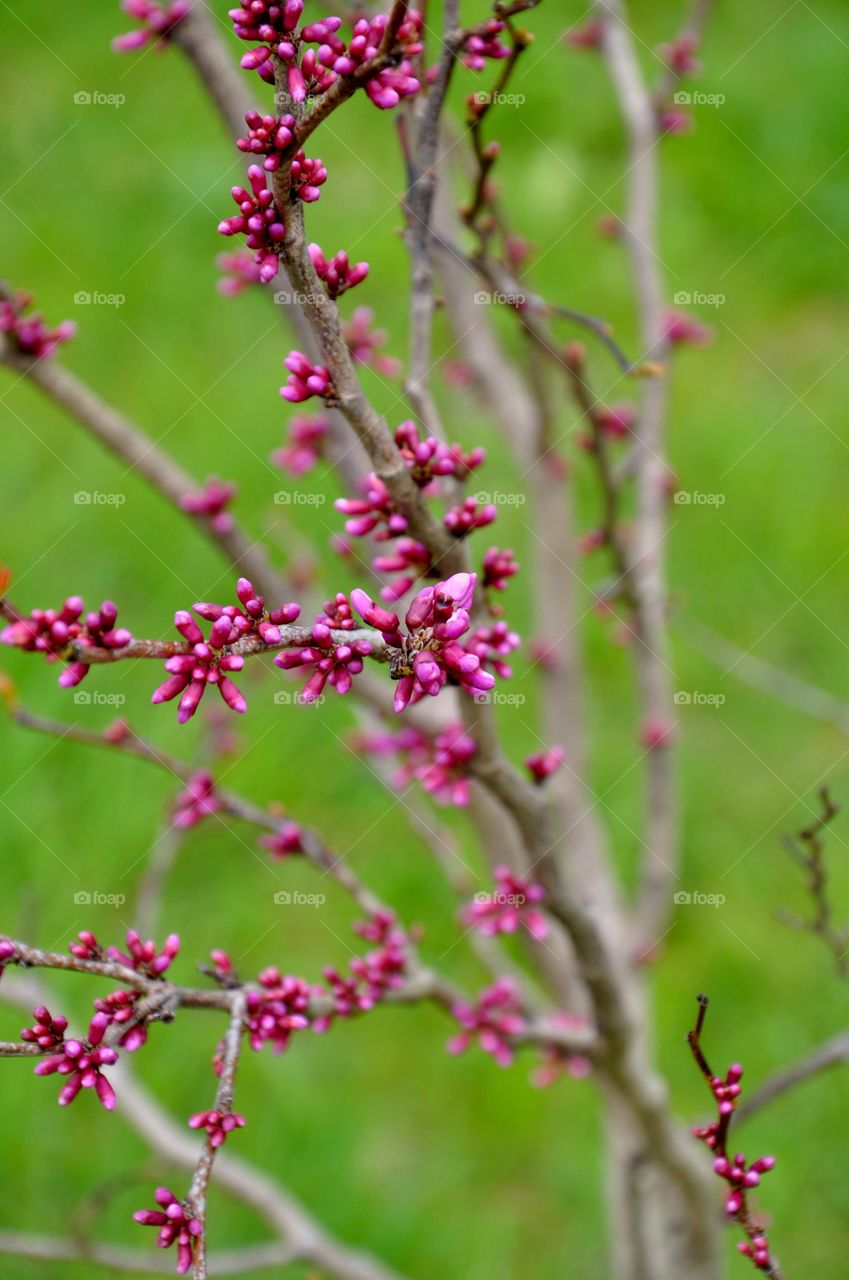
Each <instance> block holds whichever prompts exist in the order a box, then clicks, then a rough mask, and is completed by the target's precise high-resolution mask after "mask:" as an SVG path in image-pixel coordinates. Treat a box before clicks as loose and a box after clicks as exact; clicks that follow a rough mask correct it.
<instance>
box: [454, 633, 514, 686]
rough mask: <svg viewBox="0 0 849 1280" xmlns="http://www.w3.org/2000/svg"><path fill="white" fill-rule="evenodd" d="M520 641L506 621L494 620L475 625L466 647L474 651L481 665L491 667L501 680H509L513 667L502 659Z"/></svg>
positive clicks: (507, 655) (506, 656)
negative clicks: (482, 624)
mask: <svg viewBox="0 0 849 1280" xmlns="http://www.w3.org/2000/svg"><path fill="white" fill-rule="evenodd" d="M521 643H522V641H521V637H520V636H519V635H518V634H517V633H516V632H515V631H511V630H510V628H509V627H508V625H507V623H506V622H501V621H500V622H494V623H493V624H492V625H491V626H488V627H476V628H475V630H474V631H473V632H472V634H471V636H470V637H469V639H468V641H467V643H466V648H467V649H470V650H471V652H472V653H476V654H477V656H478V657H479V658H480V663H481V666H482V667H484V668H486V667H491V668H492V670H493V671H494V672H495V674H496V675H497V676H498V677H499V678H500V679H502V680H509V679H510V677H511V676H512V674H513V668H512V667H511V666H510V664H509V663H508V662H505V661H504V659H505V658H508V657H509V656H510V654H511V653H512V652H513V651H514V649H518V647H519V645H520V644H521Z"/></svg>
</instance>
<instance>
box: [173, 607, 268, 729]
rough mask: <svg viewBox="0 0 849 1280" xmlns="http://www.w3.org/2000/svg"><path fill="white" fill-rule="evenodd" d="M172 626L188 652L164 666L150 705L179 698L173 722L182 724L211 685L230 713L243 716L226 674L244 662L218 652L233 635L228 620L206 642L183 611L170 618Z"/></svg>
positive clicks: (241, 704)
mask: <svg viewBox="0 0 849 1280" xmlns="http://www.w3.org/2000/svg"><path fill="white" fill-rule="evenodd" d="M174 625H175V626H176V628H177V630H178V631H179V632H180V635H181V636H183V638H184V639H185V640H187V641H188V643H189V645H190V646H191V648H190V650H189V651H188V652H187V653H180V654H175V655H174V657H173V658H168V660H167V661H166V663H165V670H166V671H167V672H168V673H169V674H168V679H167V680H165V681H163V683H162V684H161V685H159V687H158V688H157V689H155V690H154V692H153V695H152V697H151V702H154V703H158V702H171V701H172V699H174V698H176V697H179V698H180V702H179V705H178V708H177V720H178V722H179V723H180V724H185V723H186V721H187V720H190V719H191V718H192V716H193V715H194V714H195V712H196V711H197V709H198V706H199V705H200V701H201V698H202V697H203V695H204V694H205V693H206V690H207V687H208V686H209V685H211V684H214V685H215V686H216V687H217V689H218V692H219V693H220V695H221V697H222V698H223V700H224V702H225V703H226V705H227V706H228V707H229V708H230V710H231V711H237V712H239V713H240V714H243V713H244V712H245V711H246V710H247V705H248V704H247V702H246V701H245V697H244V694H242V693H241V692H240V690H239V689H237V688H236V686H235V685H234V684H233V681H232V680H231V679H230V677H229V675H228V674H227V673H228V672H230V671H241V669H242V667H243V666H244V665H245V660H244V658H243V657H242V656H241V655H240V654H236V653H225V652H223V651H222V650H223V646H224V645H225V644H228V643H229V638H230V634H231V632H232V631H233V624H232V620H231V619H230V618H228V617H223V618H221V619H220V620H219V622H216V623H213V625H212V628H211V629H210V633H209V640H208V641H206V640H205V639H204V636H203V632H202V631H201V629H200V627H199V626H198V624H197V623H196V622H195V620H194V618H193V617H192V615H191V614H190V613H187V612H186V611H185V610H184V609H178V610H177V612H176V613H175V614H174Z"/></svg>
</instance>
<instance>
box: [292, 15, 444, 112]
mask: <svg viewBox="0 0 849 1280" xmlns="http://www.w3.org/2000/svg"><path fill="white" fill-rule="evenodd" d="M388 21H389V19H388V16H387V15H386V14H385V13H378V14H376V15H375V16H374V17H373V18H360V19H359V20H358V21H357V22H355V23H354V27H353V34H352V37H351V40H350V41H349V43H348V45H347V47H346V46H344V45H342V44H341V41H339V39H338V37H336V38H335V40H333V41H328V42H327V43H325V44H322V46H321V48H320V49H319V51H318V60H319V62H320V63H321V64H322V65H323V66H325V67H328V68H329V69H330V70H332V71H334V72H335V73H336V74H337V75H340V76H345V75H350V74H351V72H353V71H356V70H357V68H358V67H361V66H363V65H364V63H367V62H370V61H371V60H372V59H373V58H375V57H376V56H377V54H378V53H379V52H380V47H381V43H382V41H383V36H384V33H385V31H386V25H387V22H388ZM319 25H320V24H315V26H314V27H312V28H305V29H304V34H305V37H306V38H308V39H309V38H311V36H312V33H313V31H316V30H317V29H318V27H319ZM421 32H422V19H421V14H419V13H417V12H416V10H415V9H410V10H408V12H407V16H406V18H405V19H404V21H403V22H402V23H401V26H400V27H399V29H398V34H397V37H396V41H395V47H396V49H398V50H399V51H400V53H401V55H402V56H401V57H400V58H399V59H398V61H397V62H396V63H395V64H394V65H393V66H389V67H386V68H384V69H383V70H382V71H380V72H378V74H377V75H373V76H370V77H369V79H368V80H367V81H366V83H365V91H366V93H367V95H368V97H369V98H370V99H371V101H372V102H373V103H374V105H375V106H376V107H380V108H381V110H384V111H385V110H389V109H391V108H392V107H397V105H398V103H399V102H400V101H401V99H402V98H406V97H409V96H410V95H411V94H414V93H417V92H418V90H419V81H418V80H417V79H416V77H415V76H414V75H413V74H412V64H411V63H410V61H409V59H410V58H412V57H414V56H415V55H417V54H419V53H421V52H422V50H423V48H424V46H423V44H422V42H421ZM307 33H309V35H308V34H307Z"/></svg>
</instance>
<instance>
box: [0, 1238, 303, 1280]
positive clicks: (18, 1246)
mask: <svg viewBox="0 0 849 1280" xmlns="http://www.w3.org/2000/svg"><path fill="white" fill-rule="evenodd" d="M0 1253H8V1254H17V1255H18V1257H22V1258H32V1259H34V1260H36V1261H38V1262H84V1263H86V1264H87V1265H88V1266H90V1267H91V1266H97V1267H108V1268H111V1270H113V1271H132V1272H138V1273H139V1274H141V1275H156V1276H172V1275H173V1274H174V1266H173V1263H171V1262H169V1261H168V1259H167V1258H165V1257H158V1258H157V1257H155V1256H152V1255H151V1254H150V1251H149V1250H142V1249H122V1248H120V1247H119V1246H118V1245H101V1244H95V1243H94V1242H92V1243H88V1242H87V1241H86V1242H80V1241H78V1240H74V1239H71V1238H67V1239H63V1238H62V1237H61V1236H44V1235H29V1234H27V1233H25V1232H21V1231H0ZM299 1259H300V1254H299V1253H298V1251H297V1250H296V1249H293V1248H291V1247H290V1246H289V1245H286V1244H248V1245H245V1246H244V1247H243V1248H241V1249H234V1250H232V1251H230V1252H229V1253H219V1254H218V1256H217V1257H216V1258H214V1259H213V1260H212V1261H211V1262H210V1263H209V1268H208V1272H207V1274H208V1275H210V1276H244V1275H245V1274H246V1273H247V1272H249V1271H261V1270H266V1269H270V1268H272V1267H285V1266H287V1265H288V1264H290V1263H292V1262H297V1261H299Z"/></svg>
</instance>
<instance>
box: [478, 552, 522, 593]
mask: <svg viewBox="0 0 849 1280" xmlns="http://www.w3.org/2000/svg"><path fill="white" fill-rule="evenodd" d="M519 568H520V566H519V565H518V564H517V563H516V553H515V552H514V551H512V550H510V549H508V550H506V551H499V550H498V547H490V548H489V550H488V551H487V552H486V553H485V555H484V558H483V578H482V580H481V586H482V587H483V589H484V591H504V590H506V587H507V583H508V581H509V579H510V578H512V577H513V576H514V574H517V573H518V572H519Z"/></svg>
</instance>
